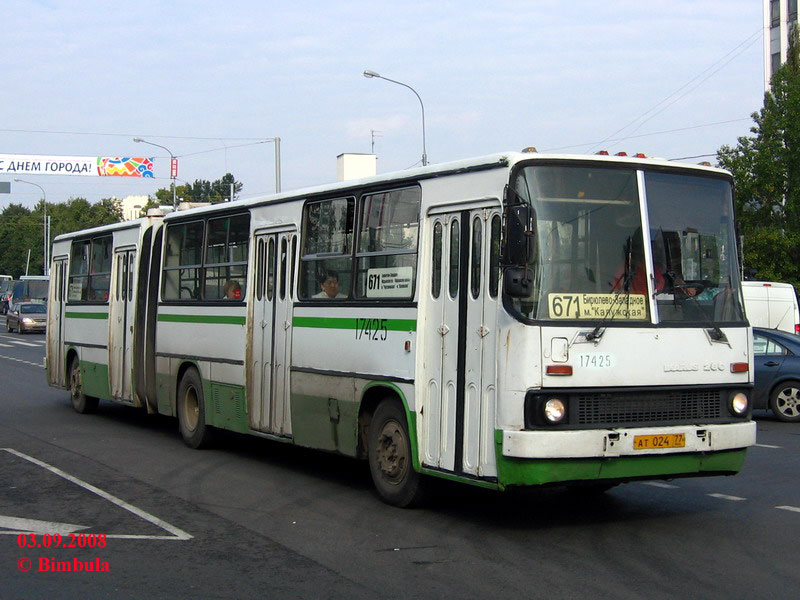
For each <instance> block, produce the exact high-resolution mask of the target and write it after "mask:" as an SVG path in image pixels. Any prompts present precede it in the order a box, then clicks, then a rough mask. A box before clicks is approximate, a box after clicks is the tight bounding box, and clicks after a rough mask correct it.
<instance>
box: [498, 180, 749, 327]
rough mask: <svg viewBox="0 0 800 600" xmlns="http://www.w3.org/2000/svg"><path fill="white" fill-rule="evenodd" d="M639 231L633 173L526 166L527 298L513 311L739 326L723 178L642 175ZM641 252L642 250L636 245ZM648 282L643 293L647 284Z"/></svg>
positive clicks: (543, 317) (549, 317) (551, 317)
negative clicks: (529, 217)
mask: <svg viewBox="0 0 800 600" xmlns="http://www.w3.org/2000/svg"><path fill="white" fill-rule="evenodd" d="M644 180H645V195H646V198H647V212H648V220H649V223H648V226H647V227H646V228H643V227H642V224H643V217H642V213H641V210H640V198H639V187H638V184H637V171H636V169H635V168H624V167H598V166H591V167H588V166H577V165H574V166H573V165H569V166H550V165H536V166H528V167H524V168H522V169H520V170H519V171H518V172H517V175H516V178H515V181H514V182H513V184H514V187H513V189H514V191H515V192H516V198H515V199H516V201H518V202H525V203H529V204H530V205H531V207H532V209H533V211H532V213H533V224H532V225H533V229H534V232H535V252H534V257H533V259H532V261H531V263H530V264H529V265H528V267H529V268H530V270H531V273H532V275H533V280H532V285H531V286H530V290H531V293H530V295H529V296H527V297H524V298H513V299H511V304H512V307H513V309H514V312H517V313H518V314H519V315H520V316H521V317H523V318H525V319H531V320H537V321H568V320H572V321H593V322H596V323H597V322H603V323H606V324H607V323H610V322H614V323H615V324H617V323H630V324H634V323H637V322H638V323H642V322H649V321H651V320H652V319H653V316H652V315H651V313H650V302H649V298H648V290H649V289H650V288H651V289H652V290H653V293H654V294H655V298H656V302H657V307H658V317H657V318H658V321H659V322H665V323H666V322H691V323H710V322H712V321H713V322H731V321H735V322H740V321H742V318H743V317H742V310H741V301H740V293H739V289H738V285H737V283H736V281H737V278H736V275H735V274H736V257H735V251H734V248H735V246H734V245H733V224H732V219H731V218H730V214H731V210H732V206H731V191H730V185H729V184H728V182H727V181H725V180H723V179H718V178H710V177H701V176H696V175H674V174H669V173H655V172H653V173H650V172H646V173H645V176H644ZM648 246H649V248H650V251H649V252H645V248H646V247H648ZM648 285H649V286H650V288H649V287H648Z"/></svg>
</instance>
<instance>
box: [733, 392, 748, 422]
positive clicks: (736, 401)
mask: <svg viewBox="0 0 800 600" xmlns="http://www.w3.org/2000/svg"><path fill="white" fill-rule="evenodd" d="M749 408H750V399H749V398H748V397H747V394H745V393H744V392H734V393H733V394H731V396H730V398H729V399H728V410H730V411H731V414H732V415H734V416H737V417H743V416H744V415H746V414H747V411H748V409H749Z"/></svg>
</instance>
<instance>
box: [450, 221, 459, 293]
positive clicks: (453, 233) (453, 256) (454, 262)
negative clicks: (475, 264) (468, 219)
mask: <svg viewBox="0 0 800 600" xmlns="http://www.w3.org/2000/svg"><path fill="white" fill-rule="evenodd" d="M459 228H460V223H459V222H458V219H453V220H452V221H451V222H450V277H449V285H448V288H449V292H450V297H451V298H455V297H456V296H458V276H459V272H458V267H459V264H458V261H459V257H460V255H461V250H460V248H459V245H458V236H459V231H460V229H459Z"/></svg>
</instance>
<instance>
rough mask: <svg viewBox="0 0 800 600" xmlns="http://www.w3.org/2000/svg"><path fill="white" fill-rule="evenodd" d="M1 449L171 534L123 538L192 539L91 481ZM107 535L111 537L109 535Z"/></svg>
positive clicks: (18, 453)
mask: <svg viewBox="0 0 800 600" xmlns="http://www.w3.org/2000/svg"><path fill="white" fill-rule="evenodd" d="M2 450H5V451H6V452H8V453H9V454H13V455H14V456H18V457H19V458H22V459H23V460H27V461H28V462H31V463H33V464H35V465H38V466H40V467H42V468H43V469H46V470H48V471H50V472H51V473H53V474H55V475H58V476H59V477H62V478H64V479H66V480H67V481H70V482H72V483H74V484H75V485H77V486H80V487H82V488H83V489H85V490H87V491H89V492H92V493H93V494H96V495H98V496H100V497H101V498H103V499H105V500H108V501H109V502H111V503H112V504H116V505H117V506H119V507H120V508H123V509H125V510H127V511H128V512H131V513H133V514H134V515H136V516H137V517H139V518H141V519H144V520H145V521H147V522H148V523H152V524H153V525H155V526H157V527H160V528H161V529H163V530H165V531H167V532H169V533H171V534H172V536H156V537H154V536H145V535H141V536H134V535H130V536H125V538H124V539H166V540H190V539H192V537H194V536H192V535H191V534H189V533H187V532H185V531H183V529H179V528H177V527H175V526H174V525H170V524H169V523H167V522H166V521H162V520H161V519H159V518H158V517H156V516H154V515H151V514H150V513H148V512H145V511H143V510H142V509H141V508H137V507H135V506H133V505H132V504H128V503H127V502H125V501H124V500H121V499H120V498H117V497H116V496H114V495H112V494H109V493H108V492H106V491H104V490H101V489H100V488H98V487H95V486H93V485H92V484H91V483H86V482H85V481H83V480H81V479H78V478H77V477H75V476H73V475H70V474H69V473H66V472H64V471H62V470H61V469H59V468H58V467H54V466H52V465H48V464H47V463H46V462H42V461H41V460H39V459H38V458H34V457H32V456H28V455H27V454H23V453H22V452H18V451H17V450H14V449H13V448H2ZM109 537H111V536H109ZM113 537H118V536H113Z"/></svg>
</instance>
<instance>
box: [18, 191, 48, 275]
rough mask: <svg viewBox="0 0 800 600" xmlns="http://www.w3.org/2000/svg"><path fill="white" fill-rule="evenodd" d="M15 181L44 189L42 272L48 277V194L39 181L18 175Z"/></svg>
mask: <svg viewBox="0 0 800 600" xmlns="http://www.w3.org/2000/svg"><path fill="white" fill-rule="evenodd" d="M14 181H17V182H19V183H27V184H28V185H34V186H36V187H37V188H39V189H40V190H42V211H43V213H44V216H43V219H42V221H43V224H42V242H43V246H44V262H43V265H42V273H43V274H44V275H45V277H47V276H49V275H50V227H49V225H48V223H47V194H46V193H45V191H44V188H43V187H42V186H40V185H39V184H38V183H33V182H32V181H25V180H24V179H17V178H16V177H15V178H14Z"/></svg>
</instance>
